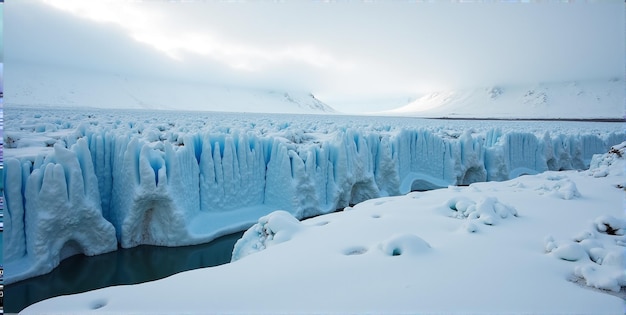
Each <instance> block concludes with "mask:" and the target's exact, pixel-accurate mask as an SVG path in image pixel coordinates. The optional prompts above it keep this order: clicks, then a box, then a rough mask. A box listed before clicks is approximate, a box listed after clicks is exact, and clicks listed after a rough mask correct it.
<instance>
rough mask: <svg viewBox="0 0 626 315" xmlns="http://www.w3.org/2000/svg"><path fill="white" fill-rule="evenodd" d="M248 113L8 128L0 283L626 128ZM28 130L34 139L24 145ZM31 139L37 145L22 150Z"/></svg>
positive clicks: (581, 159) (575, 157) (567, 161)
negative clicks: (214, 123) (205, 123)
mask: <svg viewBox="0 0 626 315" xmlns="http://www.w3.org/2000/svg"><path fill="white" fill-rule="evenodd" d="M281 119H285V117H282V118H281ZM199 120H201V119H199ZM287 120H288V117H287ZM190 121H191V120H190ZM251 121H253V122H250V121H245V122H231V123H232V124H233V125H235V126H239V127H237V128H230V127H229V128H225V127H223V126H220V127H216V128H210V129H206V128H205V129H202V128H199V129H195V128H193V123H189V124H187V125H185V126H184V127H180V128H178V129H176V128H174V127H173V125H180V123H171V124H169V125H168V124H161V123H150V124H148V123H145V121H144V123H133V122H127V121H121V120H119V119H117V120H116V119H112V120H111V121H109V122H107V121H105V120H102V118H100V120H98V121H96V122H94V123H91V124H86V123H80V124H77V125H76V126H74V125H72V124H70V123H67V122H65V121H61V120H58V121H57V123H58V124H59V125H60V126H65V127H67V128H66V129H62V128H59V127H54V126H50V125H44V127H42V128H39V129H37V128H34V129H32V130H31V129H29V127H28V126H27V125H24V124H23V125H22V126H27V127H26V129H27V131H25V132H18V131H16V130H17V128H15V129H13V131H10V130H8V131H7V133H6V134H5V139H4V140H5V143H11V144H10V145H9V147H10V149H9V150H8V151H9V153H10V154H7V157H6V160H5V177H4V181H5V187H6V190H5V198H6V206H7V209H6V211H5V223H4V224H5V236H4V257H5V268H6V269H7V270H8V272H7V273H6V276H5V281H6V282H7V283H12V282H15V281H19V280H21V279H25V278H28V277H32V276H35V275H39V274H44V273H47V272H49V271H50V270H52V269H53V268H54V267H55V266H56V265H58V263H59V261H60V260H62V259H63V258H65V257H68V256H70V255H73V254H76V253H84V254H86V255H96V254H100V253H104V252H108V251H113V250H116V248H117V244H118V243H119V244H121V246H122V247H133V246H137V245H140V244H153V245H165V246H179V245H190V244H197V243H202V242H207V241H210V240H211V239H213V238H216V237H218V236H220V235H223V234H226V233H229V232H232V231H234V230H242V229H245V228H247V227H249V226H251V225H252V224H253V223H255V222H256V221H257V219H258V218H259V217H261V216H263V215H266V214H268V213H270V212H272V211H274V210H276V209H282V210H285V211H288V212H289V213H291V214H292V215H294V216H295V217H297V218H303V217H308V216H313V215H317V214H324V213H328V212H332V211H334V210H336V209H341V208H344V207H346V206H349V205H351V204H356V203H359V202H362V201H365V200H367V199H371V198H375V197H379V196H388V195H399V194H405V193H408V192H410V191H413V190H426V189H433V188H438V187H447V186H449V185H467V184H470V183H473V182H479V181H500V180H506V179H509V178H513V177H517V176H520V175H523V174H535V173H539V172H543V171H546V170H561V169H584V168H587V167H588V166H589V163H590V161H591V158H592V156H593V154H595V153H600V152H606V151H607V150H608V149H609V148H610V146H611V145H614V144H616V143H620V142H621V141H622V140H623V139H624V137H625V134H624V132H623V131H620V130H619V128H618V131H610V132H603V133H598V132H589V133H585V132H577V133H573V132H558V130H557V131H553V132H548V131H543V132H541V131H537V130H534V131H532V130H527V131H513V130H510V128H504V129H503V128H499V127H497V126H496V127H493V128H492V127H488V128H484V129H483V130H480V129H475V128H467V129H465V130H463V131H454V130H450V129H442V128H430V127H420V126H419V124H415V123H414V122H413V121H411V122H409V123H407V124H404V123H403V124H398V126H394V125H393V124H383V125H382V126H365V127H369V128H365V127H364V126H361V125H358V124H354V123H352V122H350V121H348V122H346V123H345V124H343V125H341V124H340V125H337V124H335V125H333V126H332V127H328V126H326V127H324V128H322V127H323V126H325V125H326V124H325V123H324V122H321V121H307V122H305V123H300V124H295V123H294V124H293V125H290V124H289V123H282V122H280V121H275V120H272V119H268V120H266V121H265V122H263V121H264V120H263V119H257V120H254V119H252V120H251ZM261 122H262V123H261ZM328 125H330V124H328ZM365 125H366V124H365ZM241 126H248V127H241ZM303 126H305V127H303ZM21 130H22V131H23V130H24V129H21ZM36 130H39V131H40V132H39V134H41V135H45V137H44V138H46V139H43V140H41V141H43V142H42V143H46V145H43V146H41V147H37V145H34V144H33V143H37V141H39V140H36V136H37V135H38V133H37V132H36ZM63 130H65V131H66V132H65V133H63V132H61V131H63ZM31 131H33V132H31ZM33 139H35V140H33ZM50 139H52V140H50ZM33 146H34V147H35V148H36V149H37V150H38V151H37V152H38V153H36V154H31V153H28V152H31V151H28V150H31V149H33ZM20 148H22V149H28V150H27V151H20ZM11 149H14V150H13V151H12V150H11ZM19 152H22V153H19ZM24 152H26V153H24Z"/></svg>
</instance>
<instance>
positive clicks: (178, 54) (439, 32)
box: [4, 0, 626, 112]
mask: <svg viewBox="0 0 626 315" xmlns="http://www.w3.org/2000/svg"><path fill="white" fill-rule="evenodd" d="M503 2H504V1H502V2H499V3H495V4H493V3H492V4H480V3H443V2H438V3H421V2H418V3H415V2H411V1H402V2H391V1H385V2H374V3H364V2H357V1H352V2H349V3H348V2H339V3H333V2H331V3H325V2H315V3H314V2H301V1H297V2H295V3H294V2H289V3H275V2H243V3H241V2H230V3H225V2H217V1H130V0H129V1H114V0H108V1H96V0H91V1H84V0H74V1H66V0H50V1H43V0H42V1H37V0H19V1H18V0H11V1H7V2H6V3H5V4H4V6H5V8H4V24H5V27H4V58H5V62H6V63H11V62H27V63H40V64H52V65H58V66H62V67H75V68H82V69H85V70H87V71H106V72H110V73H118V74H127V75H137V76H162V77H164V78H171V79H175V80H185V81H194V82H198V81H199V82H205V81H206V82H209V83H211V84H223V85H237V86H246V87H258V88H264V89H265V88H267V89H278V90H280V89H287V90H290V89H291V90H304V91H310V92H312V93H313V94H315V95H316V97H318V98H319V99H321V100H323V101H324V102H326V103H328V104H329V105H331V106H333V107H335V108H336V109H338V110H340V111H347V112H355V111H359V110H361V111H370V110H380V109H389V108H393V107H399V106H402V105H404V104H405V103H406V102H407V101H408V99H409V98H411V97H415V96H417V95H420V94H422V93H426V92H429V91H433V90H440V89H449V88H459V87H475V86H490V85H495V84H514V83H537V82H545V81H555V80H579V79H585V78H609V77H623V76H624V70H625V61H624V59H625V57H624V56H625V55H626V49H625V40H626V36H625V25H626V24H625V23H626V22H625V12H626V7H625V5H624V2H623V1H620V0H615V1H599V2H596V3H570V4H565V3H554V4H548V3H545V1H542V2H541V3H503Z"/></svg>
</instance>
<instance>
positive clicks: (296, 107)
mask: <svg viewBox="0 0 626 315" xmlns="http://www.w3.org/2000/svg"><path fill="white" fill-rule="evenodd" d="M5 77H6V78H7V80H6V86H5V87H6V89H5V92H6V94H5V102H6V103H7V104H12V105H50V106H63V107H68V106H69V107H71V106H80V107H99V108H133V109H135V108H143V109H169V110H205V111H225V112H254V113H300V114H313V113H334V112H335V110H334V109H333V108H331V107H330V106H328V105H326V104H324V103H323V102H321V101H320V100H318V99H316V98H315V96H313V95H312V94H310V93H306V92H298V91H295V92H294V91H278V90H275V91H266V90H260V89H247V88H238V87H227V86H217V85H208V84H202V83H186V82H178V81H167V80H163V79H155V78H150V77H143V78H142V77H130V76H125V75H117V74H106V73H96V72H83V71H80V70H72V69H65V68H53V67H36V66H32V65H19V64H7V65H5Z"/></svg>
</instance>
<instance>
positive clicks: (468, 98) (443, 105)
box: [382, 79, 626, 119]
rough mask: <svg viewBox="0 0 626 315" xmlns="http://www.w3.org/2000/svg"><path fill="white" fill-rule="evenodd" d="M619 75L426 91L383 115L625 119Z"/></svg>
mask: <svg viewBox="0 0 626 315" xmlns="http://www.w3.org/2000/svg"><path fill="white" fill-rule="evenodd" d="M625 88H626V85H625V82H624V80H617V79H613V80H608V79H607V80H593V81H591V80H590V81H576V82H555V83H542V84H536V85H533V86H530V85H529V86H493V87H488V88H477V89H464V90H456V91H443V92H435V93H431V94H427V95H425V96H423V97H421V98H419V99H417V100H415V101H413V102H411V103H409V104H408V105H406V106H403V107H400V108H397V109H394V110H390V111H387V112H384V113H382V114H387V115H400V114H401V115H412V116H420V117H450V118H565V119H601V118H611V119H620V118H624V104H625V103H624V100H625V95H626V92H625V91H626V89H625Z"/></svg>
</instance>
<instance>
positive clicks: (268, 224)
mask: <svg viewBox="0 0 626 315" xmlns="http://www.w3.org/2000/svg"><path fill="white" fill-rule="evenodd" d="M304 228H305V226H304V225H302V224H301V223H300V221H298V219H296V218H295V217H294V216H292V215H291V214H290V213H289V212H287V211H284V210H277V211H274V212H272V213H270V214H268V215H266V216H263V217H261V218H259V221H258V223H256V224H255V225H253V226H252V227H250V228H249V229H248V230H247V231H246V232H244V233H243V236H242V237H241V238H240V239H239V240H238V241H237V243H235V247H234V248H233V254H232V258H231V262H234V261H237V260H239V259H241V258H243V257H245V256H248V255H250V254H253V253H256V252H259V251H262V250H265V249H266V248H268V247H270V246H274V245H276V244H280V243H283V242H286V241H288V240H290V239H291V238H292V237H293V235H294V234H296V233H297V232H298V231H300V230H302V229H304Z"/></svg>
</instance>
